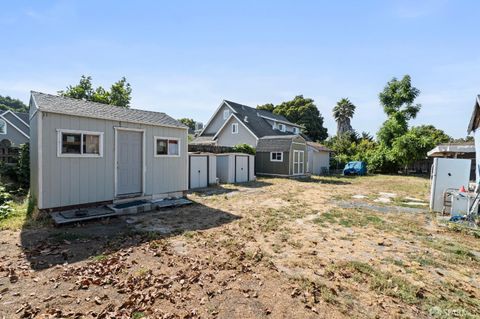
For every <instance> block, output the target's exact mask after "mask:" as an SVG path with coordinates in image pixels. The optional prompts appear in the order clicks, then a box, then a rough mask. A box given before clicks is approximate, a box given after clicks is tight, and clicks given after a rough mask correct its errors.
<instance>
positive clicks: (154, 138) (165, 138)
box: [153, 136, 182, 157]
mask: <svg viewBox="0 0 480 319" xmlns="http://www.w3.org/2000/svg"><path fill="white" fill-rule="evenodd" d="M157 140H167V152H169V150H170V148H169V147H168V141H177V142H178V154H157ZM181 145H182V141H181V140H180V139H179V138H178V137H165V136H154V137H153V156H154V157H180V154H181V153H182V148H181Z"/></svg>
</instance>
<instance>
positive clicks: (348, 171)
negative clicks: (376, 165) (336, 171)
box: [343, 161, 367, 176]
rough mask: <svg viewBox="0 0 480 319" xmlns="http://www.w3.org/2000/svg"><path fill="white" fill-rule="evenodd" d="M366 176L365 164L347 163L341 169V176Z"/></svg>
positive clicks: (357, 162)
mask: <svg viewBox="0 0 480 319" xmlns="http://www.w3.org/2000/svg"><path fill="white" fill-rule="evenodd" d="M365 174H367V164H366V163H365V162H360V161H354V162H348V163H347V165H345V168H344V169H343V175H361V176H363V175H365Z"/></svg>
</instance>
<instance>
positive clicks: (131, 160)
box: [117, 130, 143, 195]
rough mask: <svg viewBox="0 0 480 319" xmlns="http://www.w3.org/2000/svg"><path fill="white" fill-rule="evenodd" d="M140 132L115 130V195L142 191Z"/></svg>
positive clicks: (141, 141) (141, 140)
mask: <svg viewBox="0 0 480 319" xmlns="http://www.w3.org/2000/svg"><path fill="white" fill-rule="evenodd" d="M142 134H143V133H142V132H137V131H124V130H118V132H117V139H118V140H117V147H118V149H117V195H128V194H139V193H141V192H142V156H143V155H142V153H143V150H142V144H143V136H142Z"/></svg>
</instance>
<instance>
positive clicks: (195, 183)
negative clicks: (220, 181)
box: [188, 153, 217, 189]
mask: <svg viewBox="0 0 480 319" xmlns="http://www.w3.org/2000/svg"><path fill="white" fill-rule="evenodd" d="M188 167H189V175H188V176H189V183H188V188H189V189H194V188H203V187H208V186H209V185H213V184H216V182H217V158H216V156H215V154H212V153H189V154H188Z"/></svg>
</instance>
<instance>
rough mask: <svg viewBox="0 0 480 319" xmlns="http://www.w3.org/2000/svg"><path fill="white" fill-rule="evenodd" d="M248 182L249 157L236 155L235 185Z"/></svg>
mask: <svg viewBox="0 0 480 319" xmlns="http://www.w3.org/2000/svg"><path fill="white" fill-rule="evenodd" d="M244 182H248V156H238V155H235V183H244Z"/></svg>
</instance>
